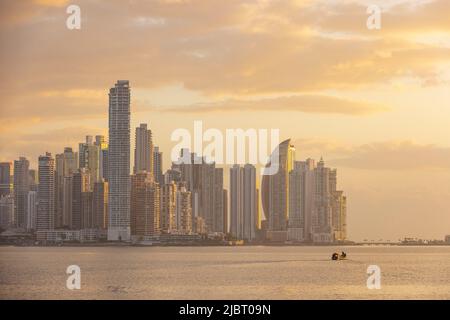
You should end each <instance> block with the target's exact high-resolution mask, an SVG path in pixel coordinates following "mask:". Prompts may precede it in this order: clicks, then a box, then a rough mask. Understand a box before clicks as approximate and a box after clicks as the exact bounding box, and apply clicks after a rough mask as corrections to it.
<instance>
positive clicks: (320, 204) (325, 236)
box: [312, 159, 336, 242]
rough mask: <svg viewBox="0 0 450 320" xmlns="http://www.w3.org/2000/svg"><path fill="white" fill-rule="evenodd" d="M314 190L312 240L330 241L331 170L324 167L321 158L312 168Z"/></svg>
mask: <svg viewBox="0 0 450 320" xmlns="http://www.w3.org/2000/svg"><path fill="white" fill-rule="evenodd" d="M314 176H315V190H314V208H313V212H312V231H313V241H314V242H331V241H332V240H333V234H332V225H331V223H332V215H331V213H332V212H331V195H332V188H333V189H335V188H336V186H334V187H332V184H331V183H330V181H334V182H335V180H334V179H330V177H331V170H330V168H327V167H325V163H324V161H323V159H320V161H319V162H318V163H317V167H316V168H315V169H314Z"/></svg>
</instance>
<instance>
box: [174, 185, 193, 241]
mask: <svg viewBox="0 0 450 320" xmlns="http://www.w3.org/2000/svg"><path fill="white" fill-rule="evenodd" d="M176 200H177V201H176V214H175V216H176V219H175V220H176V229H177V231H178V232H179V233H182V234H190V233H191V232H192V207H191V193H190V192H189V191H188V190H187V189H186V187H185V186H184V185H183V186H180V187H179V188H178V189H177V199H176Z"/></svg>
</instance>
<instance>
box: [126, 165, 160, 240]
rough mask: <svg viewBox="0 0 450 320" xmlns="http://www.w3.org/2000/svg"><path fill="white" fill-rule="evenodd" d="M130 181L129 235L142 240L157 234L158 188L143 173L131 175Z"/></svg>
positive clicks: (156, 184) (158, 215)
mask: <svg viewBox="0 0 450 320" xmlns="http://www.w3.org/2000/svg"><path fill="white" fill-rule="evenodd" d="M131 181H132V183H131V185H132V188H131V219H130V220H131V234H132V236H133V238H134V239H137V240H142V239H143V237H148V236H153V235H156V234H158V233H159V230H160V228H159V224H160V223H159V217H160V188H159V185H158V183H156V182H154V181H153V180H152V179H151V173H149V172H145V171H143V172H140V173H137V174H134V175H132V176H131Z"/></svg>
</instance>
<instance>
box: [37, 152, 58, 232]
mask: <svg viewBox="0 0 450 320" xmlns="http://www.w3.org/2000/svg"><path fill="white" fill-rule="evenodd" d="M38 170H39V171H38V176H39V186H38V212H37V219H36V229H37V231H45V230H53V229H54V227H55V159H54V158H53V157H52V155H51V153H49V152H47V153H46V154H45V155H42V156H40V157H39V169H38Z"/></svg>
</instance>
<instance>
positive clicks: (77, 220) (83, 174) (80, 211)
mask: <svg viewBox="0 0 450 320" xmlns="http://www.w3.org/2000/svg"><path fill="white" fill-rule="evenodd" d="M71 180H72V186H71V190H72V210H71V221H70V228H71V229H73V230H80V229H82V228H83V224H84V222H83V221H86V220H83V219H84V217H85V216H86V214H85V213H84V211H85V210H88V209H89V208H88V207H86V201H87V199H86V198H88V197H89V196H86V195H85V194H86V193H87V192H89V190H91V182H90V180H91V175H90V174H89V172H88V170H87V169H86V168H81V169H79V170H78V172H76V173H74V174H73V177H72V179H71Z"/></svg>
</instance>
